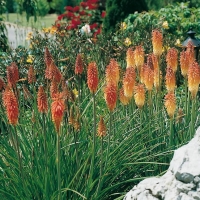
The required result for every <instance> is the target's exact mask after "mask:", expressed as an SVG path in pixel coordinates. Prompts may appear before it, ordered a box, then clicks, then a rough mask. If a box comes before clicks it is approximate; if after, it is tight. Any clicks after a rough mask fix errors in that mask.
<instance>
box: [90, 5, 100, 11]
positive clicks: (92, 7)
mask: <svg viewBox="0 0 200 200" xmlns="http://www.w3.org/2000/svg"><path fill="white" fill-rule="evenodd" d="M97 7H98V5H97V4H89V5H88V9H89V10H95V9H97Z"/></svg>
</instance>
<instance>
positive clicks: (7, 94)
mask: <svg viewBox="0 0 200 200" xmlns="http://www.w3.org/2000/svg"><path fill="white" fill-rule="evenodd" d="M3 105H4V106H5V108H6V114H7V117H8V121H9V123H10V124H12V125H17V123H18V117H19V108H18V102H17V98H16V96H15V94H14V92H13V91H12V90H10V89H9V88H6V90H5V91H4V93H3Z"/></svg>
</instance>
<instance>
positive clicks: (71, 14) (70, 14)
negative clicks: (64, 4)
mask: <svg viewBox="0 0 200 200" xmlns="http://www.w3.org/2000/svg"><path fill="white" fill-rule="evenodd" d="M64 16H65V17H67V18H68V19H71V18H73V17H75V15H74V13H72V12H70V11H68V12H67V13H66V14H65V15H64Z"/></svg>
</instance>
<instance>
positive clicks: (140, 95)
mask: <svg viewBox="0 0 200 200" xmlns="http://www.w3.org/2000/svg"><path fill="white" fill-rule="evenodd" d="M134 99H135V104H136V105H137V107H138V108H140V109H141V108H142V107H143V106H144V103H145V89H144V85H143V84H138V85H137V86H135V90H134Z"/></svg>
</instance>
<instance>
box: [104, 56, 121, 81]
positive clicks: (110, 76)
mask: <svg viewBox="0 0 200 200" xmlns="http://www.w3.org/2000/svg"><path fill="white" fill-rule="evenodd" d="M106 82H107V83H109V82H113V83H114V84H116V85H117V84H118V82H119V64H118V63H117V61H116V60H115V59H110V63H109V65H108V66H107V67H106Z"/></svg>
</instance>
